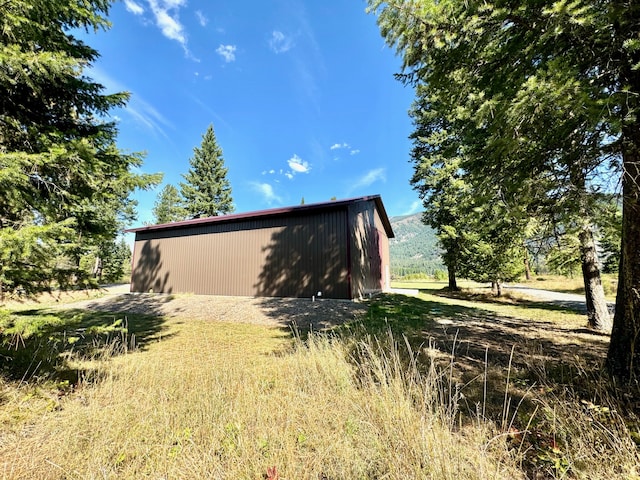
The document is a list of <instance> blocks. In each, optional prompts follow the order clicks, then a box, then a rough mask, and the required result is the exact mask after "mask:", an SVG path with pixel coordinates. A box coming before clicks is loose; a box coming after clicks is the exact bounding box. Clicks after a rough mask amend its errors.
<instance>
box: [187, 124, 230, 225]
mask: <svg viewBox="0 0 640 480" xmlns="http://www.w3.org/2000/svg"><path fill="white" fill-rule="evenodd" d="M189 163H190V164H191V168H190V169H189V171H188V172H187V174H186V175H183V176H184V179H185V180H186V182H185V183H180V190H181V194H182V197H183V199H184V207H185V209H186V211H187V215H188V216H189V217H190V218H201V217H214V216H217V215H224V214H227V213H231V212H233V199H232V198H231V185H230V183H229V180H228V179H227V168H226V167H225V166H224V158H223V157H222V149H221V148H220V146H219V145H218V142H217V140H216V136H215V133H214V132H213V125H209V128H208V129H207V132H206V133H205V134H204V135H203V136H202V144H201V145H200V147H199V148H198V147H196V148H194V149H193V157H192V158H191V159H190V160H189Z"/></svg>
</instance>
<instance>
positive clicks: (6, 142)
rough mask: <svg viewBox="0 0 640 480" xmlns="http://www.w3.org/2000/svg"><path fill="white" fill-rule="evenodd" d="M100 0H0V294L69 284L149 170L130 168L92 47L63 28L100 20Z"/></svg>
mask: <svg viewBox="0 0 640 480" xmlns="http://www.w3.org/2000/svg"><path fill="white" fill-rule="evenodd" d="M110 3H111V2H110V1H109V0H82V1H81V0H6V1H3V2H0V297H2V295H3V294H4V293H7V292H8V293H13V292H20V293H32V292H37V291H40V290H44V289H48V288H51V286H58V287H65V286H72V285H73V284H76V283H77V282H78V281H79V279H81V278H82V272H81V271H80V269H79V264H80V257H81V256H82V255H83V253H84V252H85V251H86V250H87V249H88V248H89V247H90V246H92V245H93V246H94V245H97V244H100V243H102V242H104V241H108V240H113V239H114V238H115V237H116V235H117V232H118V230H119V229H120V228H121V227H122V226H123V223H124V222H126V221H128V220H130V219H131V218H132V216H133V215H134V214H135V212H134V209H133V207H134V203H133V202H132V201H131V200H130V198H129V196H130V194H131V192H133V191H134V190H135V189H137V188H146V187H148V186H149V185H151V184H153V183H154V182H156V181H157V180H158V178H157V177H156V176H149V175H138V174H134V173H132V172H131V169H132V168H133V167H137V166H139V165H140V164H141V162H142V159H141V156H140V155H136V154H125V153H123V152H122V151H120V150H119V149H118V148H117V146H116V144H115V139H116V135H117V129H116V126H115V124H114V123H113V122H110V121H109V120H108V114H109V111H110V110H111V109H112V108H114V107H118V106H123V105H124V104H125V103H126V101H127V98H128V94H127V93H117V94H112V95H104V94H102V91H103V86H102V85H100V84H98V83H96V82H94V81H93V80H92V79H90V78H89V77H87V76H86V75H85V74H84V73H83V72H84V69H85V68H86V67H87V66H88V65H90V64H91V62H93V61H94V60H95V59H96V58H97V57H98V52H97V51H96V50H94V49H93V48H91V47H90V46H88V45H86V44H85V43H84V42H82V41H81V40H79V39H78V38H76V37H75V36H74V35H73V34H72V33H70V31H72V30H73V29H78V28H82V29H85V30H90V29H92V30H98V29H106V28H108V26H109V23H108V21H107V19H106V15H107V13H108V8H109V6H110Z"/></svg>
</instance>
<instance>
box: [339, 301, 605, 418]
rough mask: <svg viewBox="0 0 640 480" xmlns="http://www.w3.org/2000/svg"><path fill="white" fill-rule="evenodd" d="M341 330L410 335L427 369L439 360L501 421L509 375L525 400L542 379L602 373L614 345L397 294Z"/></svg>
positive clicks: (563, 380) (572, 380) (572, 379)
mask: <svg viewBox="0 0 640 480" xmlns="http://www.w3.org/2000/svg"><path fill="white" fill-rule="evenodd" d="M339 331H340V332H341V333H342V334H343V335H349V336H353V337H358V336H360V335H363V334H364V335H369V336H374V337H377V338H380V337H381V336H384V335H387V334H388V332H391V333H392V334H393V336H394V337H395V338H396V340H398V339H401V338H402V336H404V337H406V339H407V342H408V344H409V345H410V347H411V350H412V351H413V355H414V356H416V357H417V359H418V363H419V365H421V366H422V368H423V369H424V370H425V371H426V370H427V369H428V368H429V364H430V362H432V361H434V359H435V361H436V363H437V364H438V365H440V367H442V368H443V371H444V370H446V371H448V373H447V375H448V376H449V378H448V379H447V381H448V382H449V383H450V384H453V385H455V386H456V388H463V386H464V398H465V401H466V402H467V403H468V405H469V408H470V409H474V408H475V406H477V405H479V404H482V405H485V406H486V408H483V410H486V414H487V416H489V417H494V419H496V420H497V419H498V418H497V417H499V416H500V415H502V414H503V407H504V399H505V390H507V378H508V377H509V379H510V384H509V386H508V390H509V392H508V393H509V396H510V397H511V398H512V402H515V403H516V404H520V403H521V402H525V396H526V390H527V389H529V388H534V387H535V386H536V385H540V384H541V383H543V382H549V381H551V382H553V383H554V384H555V386H561V385H575V384H576V383H577V382H578V381H579V379H578V377H579V376H580V375H581V372H586V371H590V372H596V371H599V369H600V368H601V364H602V361H603V360H604V358H605V356H606V351H607V346H608V337H607V336H603V335H601V334H598V333H596V332H591V331H589V330H586V329H575V328H574V327H573V326H563V325H557V324H555V323H552V322H547V321H534V320H526V319H519V318H514V317H509V316H505V315H499V314H495V313H492V312H490V311H487V310H483V309H482V308H474V307H468V306H461V305H452V304H448V303H444V302H438V301H433V300H427V299H424V298H419V297H410V296H405V295H396V294H382V295H379V296H377V297H375V298H373V299H372V300H371V301H370V303H369V310H368V313H367V315H366V316H365V317H364V318H363V319H362V320H361V321H358V322H354V323H351V324H348V325H344V326H343V327H341V328H340V329H339ZM406 356H408V353H407V354H406ZM529 407H532V406H527V405H524V406H522V408H523V410H525V411H526V410H527V409H528V408H529Z"/></svg>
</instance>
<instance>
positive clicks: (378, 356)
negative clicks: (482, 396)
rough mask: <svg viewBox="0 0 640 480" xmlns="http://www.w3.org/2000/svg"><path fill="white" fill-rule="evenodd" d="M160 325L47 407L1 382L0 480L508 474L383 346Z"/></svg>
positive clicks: (222, 327)
mask: <svg viewBox="0 0 640 480" xmlns="http://www.w3.org/2000/svg"><path fill="white" fill-rule="evenodd" d="M167 326H168V328H167V330H166V334H167V336H166V338H165V339H164V340H159V341H157V342H155V343H153V344H151V345H148V347H147V348H146V349H145V350H144V351H137V352H133V353H129V354H126V355H120V356H117V357H113V358H111V359H104V361H102V362H100V363H99V364H98V365H94V366H96V367H97V370H96V371H95V372H94V374H93V375H88V376H87V377H86V378H85V379H83V381H82V382H80V384H79V385H78V386H77V388H76V389H75V390H74V391H73V392H70V393H69V394H67V395H62V396H61V397H59V398H57V397H56V396H55V395H53V394H46V393H42V392H40V393H38V392H37V391H35V390H32V389H27V388H25V387H22V388H20V389H17V390H15V389H13V390H12V389H10V388H8V387H7V386H6V385H5V386H4V390H5V394H4V395H3V396H4V398H5V404H4V405H3V410H4V411H6V412H9V413H8V414H7V415H6V416H5V417H4V418H3V423H4V426H3V433H2V440H3V441H2V443H1V444H0V459H2V460H0V472H2V474H1V475H2V477H3V478H7V479H9V478H26V477H28V478H42V479H46V478H98V477H99V478H141V477H152V478H250V479H259V478H263V475H264V474H265V473H266V471H267V468H269V467H271V466H276V467H277V471H278V472H279V474H280V476H281V478H292V479H293V478H295V479H303V478H313V479H317V478H332V479H350V478H353V479H356V478H395V479H406V478H451V479H454V478H455V479H457V478H477V479H483V478H518V476H519V475H520V474H519V473H518V471H517V469H516V464H515V461H514V460H513V457H512V455H511V454H510V453H509V452H508V450H507V448H506V446H505V445H504V444H503V443H502V442H493V443H492V442H491V438H492V437H493V435H495V432H494V431H493V430H492V427H491V426H490V425H478V426H475V427H473V426H471V427H466V428H465V430H464V434H459V433H455V430H456V424H457V422H456V413H455V408H448V409H446V408H444V407H443V404H442V403H440V402H441V401H442V396H441V395H440V388H441V386H440V385H439V383H438V382H439V377H438V376H437V374H436V373H435V372H434V373H433V374H432V375H431V376H426V377H419V376H417V375H413V374H412V373H411V370H406V369H405V368H404V367H402V366H401V365H400V364H399V363H398V361H397V355H396V354H394V353H393V348H392V349H391V350H389V351H387V352H386V353H382V352H375V351H374V350H373V349H372V348H371V347H369V346H367V344H366V343H357V344H355V345H354V344H351V343H349V342H344V341H340V340H338V339H336V338H333V339H332V338H329V337H322V336H313V335H312V336H311V337H310V339H309V340H308V341H307V342H306V343H302V342H301V341H292V340H291V338H290V336H289V334H288V333H287V332H284V331H282V330H278V329H274V328H265V327H259V326H254V325H238V324H224V323H209V322H202V321H187V322H168V325H167ZM354 348H355V349H357V350H358V351H359V352H360V354H359V358H360V359H361V363H359V364H354V363H353V361H352V360H353V359H352V354H353V352H354ZM9 391H11V392H13V393H11V394H8V393H6V392H9ZM21 392H22V394H21ZM27 397H30V398H27ZM25 404H28V405H30V408H29V409H24V406H25ZM19 411H24V412H26V413H24V414H23V416H22V417H19V416H16V415H17V413H16V412H19Z"/></svg>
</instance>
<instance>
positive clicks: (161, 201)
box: [153, 184, 187, 223]
mask: <svg viewBox="0 0 640 480" xmlns="http://www.w3.org/2000/svg"><path fill="white" fill-rule="evenodd" d="M153 216H154V218H155V222H156V223H169V222H179V221H180V220H184V219H185V218H186V217H187V212H186V211H185V209H184V207H183V206H182V198H181V197H180V192H179V191H178V189H177V188H176V187H174V186H173V185H171V184H167V185H166V186H165V187H164V188H163V189H162V191H161V192H160V194H159V195H158V199H157V200H156V203H155V204H154V205H153Z"/></svg>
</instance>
